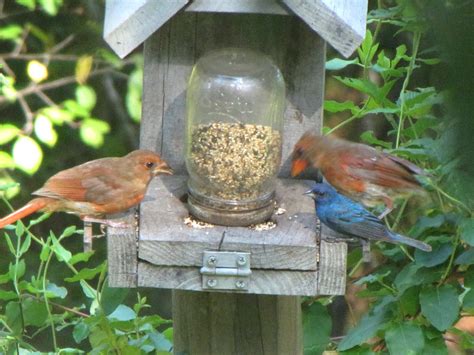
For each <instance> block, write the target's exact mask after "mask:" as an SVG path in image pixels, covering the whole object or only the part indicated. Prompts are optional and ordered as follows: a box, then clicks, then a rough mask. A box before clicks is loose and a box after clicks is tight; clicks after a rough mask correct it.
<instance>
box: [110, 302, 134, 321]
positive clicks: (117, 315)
mask: <svg viewBox="0 0 474 355" xmlns="http://www.w3.org/2000/svg"><path fill="white" fill-rule="evenodd" d="M107 318H108V319H110V320H118V321H129V320H132V319H135V318H137V315H136V313H135V311H134V310H133V309H131V308H130V307H128V306H125V305H123V304H121V305H119V306H118V307H117V308H116V309H115V311H113V312H112V313H111V314H109V315H108V316H107Z"/></svg>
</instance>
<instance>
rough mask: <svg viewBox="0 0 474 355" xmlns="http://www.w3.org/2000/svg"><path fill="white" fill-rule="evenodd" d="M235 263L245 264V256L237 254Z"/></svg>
mask: <svg viewBox="0 0 474 355" xmlns="http://www.w3.org/2000/svg"><path fill="white" fill-rule="evenodd" d="M237 264H238V265H240V266H243V265H245V264H247V258H246V257H245V256H239V258H238V259H237Z"/></svg>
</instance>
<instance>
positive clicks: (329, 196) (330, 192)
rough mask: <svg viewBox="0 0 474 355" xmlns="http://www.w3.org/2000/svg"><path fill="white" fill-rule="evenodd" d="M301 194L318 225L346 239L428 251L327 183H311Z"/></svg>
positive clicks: (416, 241)
mask: <svg viewBox="0 0 474 355" xmlns="http://www.w3.org/2000/svg"><path fill="white" fill-rule="evenodd" d="M305 195H309V196H311V197H312V198H313V199H314V201H315V204H316V213H317V215H318V217H319V219H320V220H321V222H322V223H324V224H325V225H326V226H328V227H329V228H331V229H332V230H334V231H336V232H339V233H342V234H345V235H348V236H350V237H358V238H363V239H370V240H382V241H385V242H389V243H393V244H399V243H402V244H407V245H410V246H412V247H415V248H418V249H420V250H423V251H431V246H430V245H428V244H426V243H423V242H421V241H419V240H416V239H412V238H408V237H405V236H403V235H400V234H397V233H394V232H392V231H390V230H389V229H388V228H387V227H386V226H385V224H384V223H383V222H382V221H381V220H380V219H378V218H377V217H376V216H375V215H373V214H372V213H370V212H369V211H367V210H366V209H365V208H364V207H362V206H361V205H360V204H358V203H356V202H354V201H352V200H351V199H349V198H347V197H345V196H343V195H341V194H339V193H338V192H337V191H336V190H335V189H334V188H333V187H332V186H331V185H329V184H326V183H322V184H315V185H314V186H313V188H312V189H311V190H309V191H307V192H306V193H305Z"/></svg>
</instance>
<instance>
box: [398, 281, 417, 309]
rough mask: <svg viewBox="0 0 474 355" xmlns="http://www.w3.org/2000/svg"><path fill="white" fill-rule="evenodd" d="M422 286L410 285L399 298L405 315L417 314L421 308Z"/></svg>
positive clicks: (400, 306) (399, 304)
mask: <svg viewBox="0 0 474 355" xmlns="http://www.w3.org/2000/svg"><path fill="white" fill-rule="evenodd" d="M419 295H420V288H419V287H418V286H415V287H410V288H409V289H407V290H406V291H405V292H403V294H402V295H401V296H399V298H398V306H399V308H400V311H401V313H402V314H403V315H404V316H415V315H416V314H417V313H418V310H419V308H420V300H419Z"/></svg>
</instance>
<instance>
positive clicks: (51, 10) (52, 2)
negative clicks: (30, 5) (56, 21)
mask: <svg viewBox="0 0 474 355" xmlns="http://www.w3.org/2000/svg"><path fill="white" fill-rule="evenodd" d="M38 2H39V3H40V5H41V8H42V9H43V11H44V12H46V13H47V14H48V15H51V16H55V15H57V13H58V11H59V8H60V7H61V5H62V4H63V0H38Z"/></svg>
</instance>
